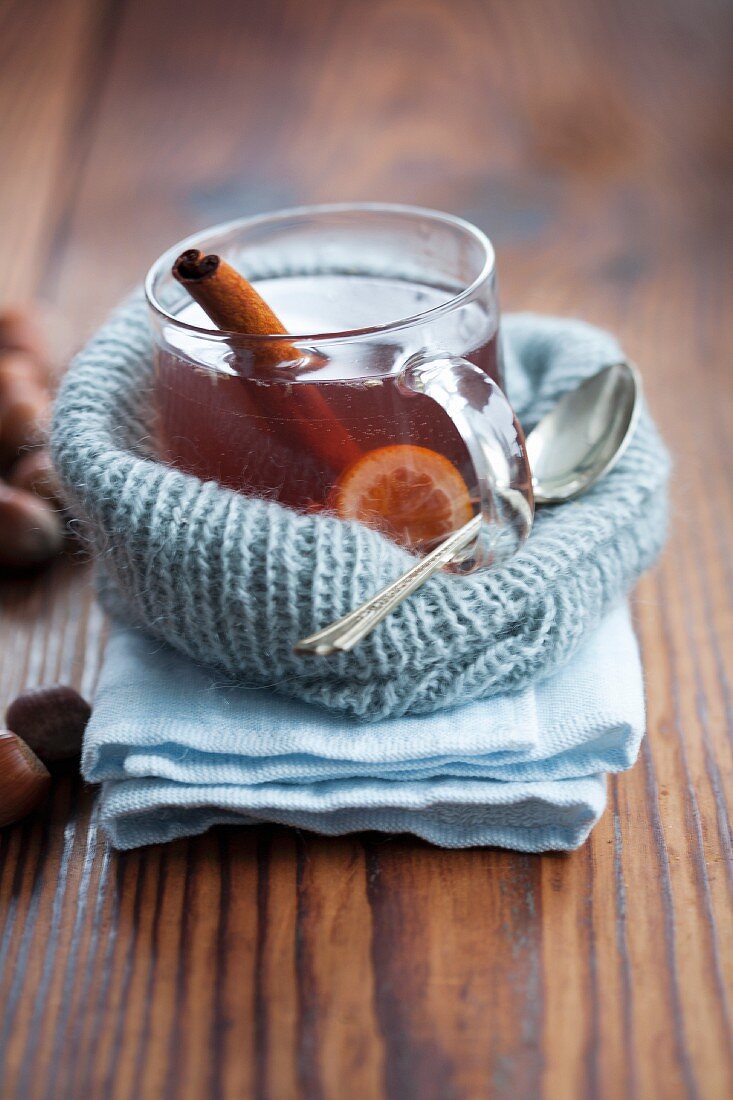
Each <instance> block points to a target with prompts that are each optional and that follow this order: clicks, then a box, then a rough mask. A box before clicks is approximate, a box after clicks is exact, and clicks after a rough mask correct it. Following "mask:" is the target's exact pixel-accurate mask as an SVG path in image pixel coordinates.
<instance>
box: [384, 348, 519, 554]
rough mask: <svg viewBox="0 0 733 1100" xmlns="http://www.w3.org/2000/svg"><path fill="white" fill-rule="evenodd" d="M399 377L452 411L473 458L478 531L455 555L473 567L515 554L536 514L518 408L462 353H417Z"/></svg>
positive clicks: (411, 388) (403, 384) (404, 384)
mask: <svg viewBox="0 0 733 1100" xmlns="http://www.w3.org/2000/svg"><path fill="white" fill-rule="evenodd" d="M398 383H399V386H400V388H401V389H402V390H403V392H406V393H415V394H423V395H424V396H425V397H429V398H430V399H431V400H432V401H435V402H436V403H437V404H438V405H440V406H441V408H442V409H443V410H444V411H445V412H446V413H447V415H448V416H449V417H450V419H451V420H452V422H453V424H454V426H455V428H456V430H457V431H458V433H459V435H460V436H461V438H462V440H463V442H464V444H465V446H466V449H467V451H468V454H469V458H470V459H471V462H472V464H473V468H474V473H475V482H476V485H477V486H478V491H479V501H478V503H479V515H480V517H481V519H480V523H479V526H478V534H477V536H476V538H475V540H473V541H472V544H471V545H469V546H468V548H467V549H466V550H465V551H464V552H463V553H462V554H457V555H456V556H455V557H454V558H453V559H452V565H453V566H455V567H457V568H458V569H459V570H460V572H473V571H474V570H476V569H483V568H486V567H487V566H490V565H497V564H499V563H500V562H502V561H506V560H507V558H510V557H511V556H512V555H513V554H515V553H516V551H517V550H518V549H519V547H520V546H521V545H522V543H523V542H524V540H525V539H526V538H527V536H528V535H529V532H530V530H531V528H532V521H533V517H534V497H533V494H532V475H531V472H530V468H529V460H528V458H527V451H526V447H525V443H524V435H523V433H522V429H521V427H520V426H519V423H518V421H517V418H516V416H515V415H514V410H513V409H512V407H511V405H510V404H509V402H508V401H507V399H506V397H505V396H504V394H503V393H502V391H501V389H500V388H499V386H498V385H497V384H496V382H494V380H493V379H492V378H490V377H489V375H488V374H486V372H485V371H483V370H481V368H480V367H477V366H476V365H475V364H474V363H470V362H469V361H468V360H467V359H462V358H460V357H459V356H456V355H434V354H431V355H428V354H426V353H424V352H419V353H418V354H417V355H413V356H411V358H410V359H409V360H408V361H407V363H406V364H405V365H404V367H403V368H402V371H401V373H400V375H399V379H398Z"/></svg>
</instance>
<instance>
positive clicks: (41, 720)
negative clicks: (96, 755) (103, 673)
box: [5, 684, 92, 764]
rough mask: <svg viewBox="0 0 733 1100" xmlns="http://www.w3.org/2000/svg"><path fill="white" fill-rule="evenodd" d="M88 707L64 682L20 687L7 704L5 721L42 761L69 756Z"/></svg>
mask: <svg viewBox="0 0 733 1100" xmlns="http://www.w3.org/2000/svg"><path fill="white" fill-rule="evenodd" d="M91 713H92V708H91V707H90V706H89V703H87V701H86V699H83V698H82V697H81V695H80V694H79V692H78V691H74V689H73V688H71V687H66V686H65V685H64V684H51V685H49V686H47V687H39V688H32V689H31V690H30V691H24V692H23V693H22V695H19V696H18V697H17V699H14V700H13V702H12V703H11V704H10V706H9V707H8V709H7V711H6V713H5V723H6V725H7V726H8V728H9V729H11V730H12V731H13V733H16V734H17V735H18V737H21V738H22V739H23V741H25V743H26V744H27V745H29V746H30V748H31V749H33V751H34V752H35V753H37V754H38V756H39V757H40V758H41V760H43V762H44V763H45V764H56V763H58V762H60V761H62V760H70V759H72V758H73V757H75V756H78V755H79V753H80V752H81V743H82V738H83V736H84V730H85V729H86V725H87V722H88V721H89V717H90V715H91Z"/></svg>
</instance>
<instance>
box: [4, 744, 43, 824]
mask: <svg viewBox="0 0 733 1100" xmlns="http://www.w3.org/2000/svg"><path fill="white" fill-rule="evenodd" d="M50 789H51V776H50V774H49V771H48V769H47V768H46V767H45V766H44V765H43V763H42V762H41V761H40V760H39V759H38V757H37V756H36V754H35V753H34V752H33V751H32V749H30V748H29V747H28V745H26V744H25V742H23V741H21V739H20V737H16V735H15V734H14V733H11V732H10V731H9V730H0V828H2V827H3V826H5V825H12V824H13V822H15V821H20V820H21V819H22V818H24V817H26V816H27V815H28V814H30V813H32V812H33V811H34V810H36V809H37V808H38V807H39V806H40V805H41V803H42V802H43V801H44V800H45V799H46V798H47V797H48V792H49V790H50Z"/></svg>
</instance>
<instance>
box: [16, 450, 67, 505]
mask: <svg viewBox="0 0 733 1100" xmlns="http://www.w3.org/2000/svg"><path fill="white" fill-rule="evenodd" d="M8 484H10V485H12V486H13V487H14V488H15V489H24V490H25V491H26V492H27V493H35V495H36V496H37V497H41V498H42V499H43V500H47V501H49V503H51V504H57V505H60V504H61V486H60V485H59V481H58V478H57V476H56V471H55V470H54V468H53V463H52V462H51V456H50V454H49V453H48V451H46V450H44V449H42V448H41V449H39V450H36V451H28V452H27V454H23V455H21V456H20V458H19V459H18V460H17V462H14V463H13V465H12V467H11V469H10V473H9V474H8Z"/></svg>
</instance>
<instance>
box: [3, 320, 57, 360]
mask: <svg viewBox="0 0 733 1100" xmlns="http://www.w3.org/2000/svg"><path fill="white" fill-rule="evenodd" d="M4 348H15V349H17V350H18V351H27V352H30V354H31V355H32V356H34V358H35V359H37V360H39V361H41V362H42V361H44V360H45V359H46V345H45V342H44V340H43V338H42V337H41V334H40V332H39V331H38V329H37V327H36V326H35V325H34V323H33V321H32V320H31V318H30V315H29V314H28V313H27V312H26V310H24V309H20V308H7V309H4V310H2V312H0V349H4Z"/></svg>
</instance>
